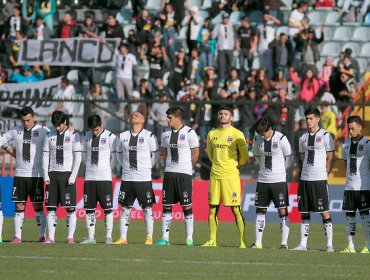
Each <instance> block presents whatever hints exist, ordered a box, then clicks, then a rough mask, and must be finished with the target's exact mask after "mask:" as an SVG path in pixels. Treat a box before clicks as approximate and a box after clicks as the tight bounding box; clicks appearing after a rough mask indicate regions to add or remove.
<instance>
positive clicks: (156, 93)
mask: <svg viewBox="0 0 370 280" xmlns="http://www.w3.org/2000/svg"><path fill="white" fill-rule="evenodd" d="M163 94H165V95H166V96H167V100H172V99H173V98H174V96H173V92H172V91H171V90H170V89H169V88H168V87H166V86H165V85H164V84H163V80H162V78H161V77H158V78H156V80H155V88H154V90H153V99H157V100H158V99H160V98H161V96H162V95H163Z"/></svg>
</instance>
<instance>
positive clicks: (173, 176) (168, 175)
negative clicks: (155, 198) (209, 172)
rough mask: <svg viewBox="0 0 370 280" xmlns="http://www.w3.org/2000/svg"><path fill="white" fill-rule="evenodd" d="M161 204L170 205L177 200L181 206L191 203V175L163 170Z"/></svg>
mask: <svg viewBox="0 0 370 280" xmlns="http://www.w3.org/2000/svg"><path fill="white" fill-rule="evenodd" d="M162 194H163V195H162V200H163V202H162V204H163V205H164V206H171V205H174V204H176V203H178V202H180V204H181V205H182V206H188V205H191V204H192V197H193V181H192V178H191V175H188V174H183V173H173V172H165V173H164V177H163V193H162Z"/></svg>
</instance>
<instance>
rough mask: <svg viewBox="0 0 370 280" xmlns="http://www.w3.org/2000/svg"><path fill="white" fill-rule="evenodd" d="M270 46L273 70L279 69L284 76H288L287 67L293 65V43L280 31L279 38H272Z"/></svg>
mask: <svg viewBox="0 0 370 280" xmlns="http://www.w3.org/2000/svg"><path fill="white" fill-rule="evenodd" d="M270 48H272V61H273V65H274V70H275V71H274V72H276V70H277V69H279V70H281V71H282V72H283V74H284V76H285V77H288V69H289V67H291V66H292V65H293V61H294V49H293V45H292V43H291V41H290V40H288V37H287V36H286V34H285V33H280V37H279V40H278V41H277V40H274V41H273V42H272V43H271V44H270Z"/></svg>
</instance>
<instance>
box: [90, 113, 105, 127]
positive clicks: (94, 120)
mask: <svg viewBox="0 0 370 280" xmlns="http://www.w3.org/2000/svg"><path fill="white" fill-rule="evenodd" d="M101 125H102V121H101V117H100V116H99V115H91V116H90V117H89V118H88V119H87V126H88V127H89V128H90V129H94V128H96V127H98V126H101Z"/></svg>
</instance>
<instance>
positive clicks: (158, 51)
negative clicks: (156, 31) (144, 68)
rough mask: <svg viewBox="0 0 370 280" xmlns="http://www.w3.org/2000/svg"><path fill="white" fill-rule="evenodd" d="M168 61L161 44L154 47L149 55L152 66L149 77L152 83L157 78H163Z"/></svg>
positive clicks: (150, 65)
mask: <svg viewBox="0 0 370 280" xmlns="http://www.w3.org/2000/svg"><path fill="white" fill-rule="evenodd" d="M166 61H167V57H166V56H165V55H164V52H163V50H162V48H161V46H154V47H152V50H151V53H150V56H149V67H150V73H149V77H150V80H151V82H152V83H153V82H154V80H155V79H157V78H161V79H162V77H163V75H164V73H165V70H166Z"/></svg>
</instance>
